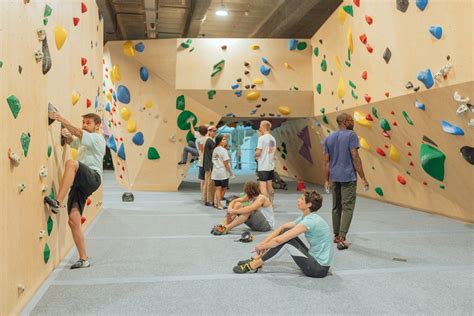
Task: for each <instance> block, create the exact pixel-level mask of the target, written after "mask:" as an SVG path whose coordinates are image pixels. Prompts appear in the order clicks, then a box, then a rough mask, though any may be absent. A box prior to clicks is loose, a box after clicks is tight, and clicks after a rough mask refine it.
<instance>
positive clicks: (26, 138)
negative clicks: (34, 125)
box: [20, 133, 31, 157]
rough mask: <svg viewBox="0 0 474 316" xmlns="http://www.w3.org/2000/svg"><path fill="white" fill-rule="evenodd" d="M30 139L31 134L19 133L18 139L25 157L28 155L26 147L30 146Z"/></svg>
mask: <svg viewBox="0 0 474 316" xmlns="http://www.w3.org/2000/svg"><path fill="white" fill-rule="evenodd" d="M30 140H31V136H30V134H29V133H28V134H25V133H21V138H20V141H21V147H22V148H23V154H24V155H25V157H26V156H27V155H28V149H29V148H30Z"/></svg>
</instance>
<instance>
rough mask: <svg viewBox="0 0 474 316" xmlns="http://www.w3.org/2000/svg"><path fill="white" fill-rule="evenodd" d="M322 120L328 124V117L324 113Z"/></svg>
mask: <svg viewBox="0 0 474 316" xmlns="http://www.w3.org/2000/svg"><path fill="white" fill-rule="evenodd" d="M323 122H324V123H325V124H329V121H328V117H327V116H326V114H324V115H323Z"/></svg>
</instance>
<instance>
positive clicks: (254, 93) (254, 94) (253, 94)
mask: <svg viewBox="0 0 474 316" xmlns="http://www.w3.org/2000/svg"><path fill="white" fill-rule="evenodd" d="M259 97H260V92H258V91H252V92H249V93H247V96H246V98H247V100H251V101H253V100H257V99H258V98H259Z"/></svg>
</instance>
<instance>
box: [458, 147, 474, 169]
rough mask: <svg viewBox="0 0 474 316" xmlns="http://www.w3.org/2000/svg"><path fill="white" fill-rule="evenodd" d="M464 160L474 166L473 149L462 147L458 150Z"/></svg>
mask: <svg viewBox="0 0 474 316" xmlns="http://www.w3.org/2000/svg"><path fill="white" fill-rule="evenodd" d="M459 151H460V152H461V155H462V157H463V158H464V160H466V161H467V162H469V163H470V164H471V165H474V147H469V146H463V147H461V149H460V150H459Z"/></svg>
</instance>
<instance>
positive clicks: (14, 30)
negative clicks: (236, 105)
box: [0, 0, 103, 315]
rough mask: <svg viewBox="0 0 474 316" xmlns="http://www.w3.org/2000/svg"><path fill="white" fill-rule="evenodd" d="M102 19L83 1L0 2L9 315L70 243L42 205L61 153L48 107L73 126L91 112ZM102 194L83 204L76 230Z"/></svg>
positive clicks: (67, 155) (3, 289) (0, 309)
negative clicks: (82, 116) (80, 219)
mask: <svg viewBox="0 0 474 316" xmlns="http://www.w3.org/2000/svg"><path fill="white" fill-rule="evenodd" d="M102 34H103V27H102V21H101V19H100V18H99V14H98V8H97V5H96V3H95V1H93V0H87V1H86V0H85V1H60V0H48V1H1V2H0V38H1V39H2V40H1V45H0V81H1V85H0V87H1V90H0V97H1V98H0V99H1V100H2V101H1V102H2V110H1V111H0V121H1V125H0V129H1V133H0V153H1V159H2V163H1V172H0V174H1V183H2V186H1V187H2V190H1V191H2V193H1V194H2V195H1V198H0V211H1V216H0V225H1V229H0V232H1V233H0V249H1V254H0V256H1V258H2V264H1V265H0V273H1V282H0V284H1V286H0V314H1V315H8V314H16V313H18V312H19V311H20V309H21V307H22V306H23V305H24V304H25V303H26V302H27V301H28V300H29V299H30V298H31V297H32V295H33V294H34V292H35V291H36V289H37V288H38V287H39V285H40V284H41V283H42V282H43V281H44V280H45V279H46V277H47V276H48V275H49V274H50V272H51V271H52V270H53V269H54V268H55V267H56V266H57V265H58V263H59V262H60V260H61V259H62V258H63V257H64V256H65V255H66V254H67V252H68V251H69V250H70V249H71V246H72V245H73V241H72V237H71V233H70V229H69V226H68V224H67V219H68V218H67V213H66V211H61V213H60V214H58V215H55V214H53V213H52V212H51V211H50V210H49V209H48V208H47V207H46V206H45V205H44V204H43V198H44V196H45V195H55V194H56V192H57V190H58V188H59V181H60V179H61V176H62V172H63V170H64V163H65V161H66V160H67V159H71V158H74V157H75V155H76V154H77V152H74V151H71V150H70V148H69V146H68V145H64V146H62V145H61V132H60V130H61V126H60V123H58V122H49V119H48V109H50V110H52V109H56V110H58V111H59V112H60V113H61V114H62V115H63V116H64V117H66V118H67V119H69V120H70V121H71V122H72V123H74V124H75V125H76V126H82V118H81V115H83V114H85V113H88V112H97V111H98V109H100V106H99V103H98V101H99V100H98V97H99V92H100V86H101V82H102V66H101V65H102V55H103V45H102V41H103V39H102ZM101 201H102V192H101V190H99V191H98V192H96V193H95V194H94V195H93V196H91V197H90V198H89V200H88V201H87V207H86V209H85V211H84V217H83V224H84V225H83V227H84V229H85V228H86V227H87V225H88V224H90V223H91V221H92V220H93V219H94V217H95V216H96V214H97V212H98V211H99V210H100V206H101Z"/></svg>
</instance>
